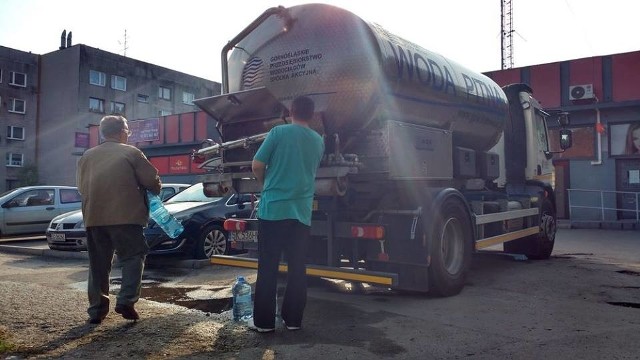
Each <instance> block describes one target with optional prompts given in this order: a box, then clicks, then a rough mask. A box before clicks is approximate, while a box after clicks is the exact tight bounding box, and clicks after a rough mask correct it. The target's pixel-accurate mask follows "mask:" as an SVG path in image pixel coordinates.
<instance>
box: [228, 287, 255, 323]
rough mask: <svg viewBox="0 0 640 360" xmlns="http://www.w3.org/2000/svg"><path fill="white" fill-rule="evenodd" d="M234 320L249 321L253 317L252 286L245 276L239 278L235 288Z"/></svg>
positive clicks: (233, 289) (233, 290) (233, 292)
mask: <svg viewBox="0 0 640 360" xmlns="http://www.w3.org/2000/svg"><path fill="white" fill-rule="evenodd" d="M231 293H232V294H233V320H235V321H247V320H249V319H251V318H252V317H253V302H252V301H251V285H249V284H248V283H247V281H246V280H245V278H244V276H238V278H237V279H236V282H235V284H233V288H232V289H231Z"/></svg>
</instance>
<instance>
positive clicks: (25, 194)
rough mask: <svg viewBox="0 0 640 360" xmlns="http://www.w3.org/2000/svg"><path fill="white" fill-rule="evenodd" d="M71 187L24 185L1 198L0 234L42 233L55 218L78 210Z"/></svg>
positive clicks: (74, 188) (74, 189)
mask: <svg viewBox="0 0 640 360" xmlns="http://www.w3.org/2000/svg"><path fill="white" fill-rule="evenodd" d="M81 201H82V200H81V198H80V193H79V192H78V188H76V187H74V186H44V185H43V186H26V187H20V188H17V189H13V190H10V191H7V192H5V193H4V194H1V195H0V234H1V235H3V236H4V235H16V234H35V233H40V234H42V233H44V232H45V230H46V229H47V225H48V224H49V222H50V221H51V219H53V218H54V217H56V216H58V215H60V214H62V213H66V212H69V211H71V210H75V209H80V207H81V204H82V202H81Z"/></svg>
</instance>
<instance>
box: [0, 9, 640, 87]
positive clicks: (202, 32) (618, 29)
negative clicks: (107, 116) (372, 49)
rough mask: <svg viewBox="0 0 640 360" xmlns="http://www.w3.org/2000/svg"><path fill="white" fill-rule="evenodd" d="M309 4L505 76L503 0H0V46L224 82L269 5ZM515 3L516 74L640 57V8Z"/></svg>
mask: <svg viewBox="0 0 640 360" xmlns="http://www.w3.org/2000/svg"><path fill="white" fill-rule="evenodd" d="M308 2H321V3H327V4H332V5H335V6H339V7H342V8H344V9H346V10H349V11H351V12H353V13H354V14H356V15H358V16H360V17H361V18H362V19H364V20H366V21H368V22H372V23H377V24H379V25H381V26H382V27H383V28H385V29H386V30H388V31H389V32H391V33H393V34H395V35H397V36H400V37H402V38H404V39H405V40H408V41H411V42H413V43H415V44H418V45H420V46H422V47H423V48H426V49H428V50H430V51H433V52H436V53H439V54H441V55H443V56H445V57H447V58H450V59H452V60H454V61H456V62H458V63H460V64H461V65H463V66H465V67H467V68H469V69H472V70H475V71H478V72H485V71H491V70H498V69H500V68H501V53H500V44H501V38H500V29H501V18H500V7H501V0H446V1H445V0H438V1H434V0H422V1H421V0H409V1H405V0H385V1H380V0H360V1H356V0H341V1H337V0H316V1H300V0H242V1H238V0H235V1H228V0H225V1H219V0H181V1H171V0H169V1H167V0H154V1H149V0H126V1H124V0H109V1H94V0H84V1H81V0H0V45H2V46H6V47H10V48H13V49H17V50H22V51H27V52H29V51H30V52H32V53H36V54H46V53H49V52H52V51H55V50H57V49H58V47H59V46H60V35H61V33H62V31H63V30H66V31H67V32H69V31H71V32H72V41H73V44H74V45H75V44H85V45H88V46H91V47H95V48H99V49H102V50H106V51H109V52H112V53H117V54H120V55H126V56H127V57H130V58H133V59H137V60H141V61H145V62H148V63H152V64H155V65H160V66H164V67H167V68H170V69H173V70H177V71H181V72H184V73H187V74H190V75H195V76H198V77H202V78H205V79H208V80H213V81H218V82H219V81H220V80H221V68H220V57H221V55H220V54H221V50H222V47H223V46H224V45H225V44H226V43H227V42H228V41H229V40H231V39H232V38H234V37H235V36H236V35H237V34H238V33H239V32H240V31H242V30H243V29H244V28H245V27H246V26H247V25H248V24H249V23H250V22H251V21H253V20H254V19H255V18H257V17H258V16H259V15H260V14H261V13H262V12H264V11H265V10H266V9H268V8H270V7H273V6H278V5H282V6H285V7H289V6H294V5H299V4H304V3H308ZM512 4H513V23H514V31H515V32H514V34H513V44H514V46H513V59H514V66H515V67H522V66H529V65H536V64H544V63H551V62H557V61H564V60H570V59H577V58H584V57H591V56H598V55H609V54H616V53H624V52H630V51H637V50H640V36H638V34H639V33H640V31H639V30H638V27H637V23H638V20H637V17H638V13H639V10H640V2H638V1H637V0H606V1H602V0H600V1H598V0H512ZM125 33H126V37H125ZM125 39H126V41H125ZM125 48H126V52H125Z"/></svg>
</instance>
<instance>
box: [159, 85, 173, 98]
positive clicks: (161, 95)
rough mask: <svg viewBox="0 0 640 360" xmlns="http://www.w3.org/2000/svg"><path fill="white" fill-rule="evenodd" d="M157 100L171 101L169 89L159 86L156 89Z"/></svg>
mask: <svg viewBox="0 0 640 360" xmlns="http://www.w3.org/2000/svg"><path fill="white" fill-rule="evenodd" d="M158 98H160V99H165V100H171V89H169V88H167V87H164V86H160V87H159V88H158Z"/></svg>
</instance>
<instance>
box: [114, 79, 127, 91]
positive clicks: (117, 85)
mask: <svg viewBox="0 0 640 360" xmlns="http://www.w3.org/2000/svg"><path fill="white" fill-rule="evenodd" d="M111 88H112V89H116V90H121V91H127V78H124V77H122V76H118V75H111Z"/></svg>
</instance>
